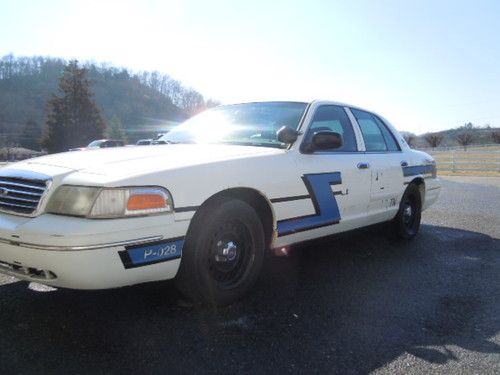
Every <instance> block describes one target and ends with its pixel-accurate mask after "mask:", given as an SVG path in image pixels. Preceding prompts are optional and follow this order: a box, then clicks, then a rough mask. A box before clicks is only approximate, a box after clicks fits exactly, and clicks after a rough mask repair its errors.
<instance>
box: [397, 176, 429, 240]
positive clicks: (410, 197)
mask: <svg viewBox="0 0 500 375" xmlns="http://www.w3.org/2000/svg"><path fill="white" fill-rule="evenodd" d="M421 216H422V197H421V195H420V189H419V188H418V186H417V185H415V184H410V185H408V187H407V188H406V190H405V192H404V194H403V198H401V203H400V205H399V211H398V213H397V214H396V217H395V218H394V219H393V221H392V225H393V228H394V232H395V234H396V235H397V236H398V237H399V238H401V239H404V240H410V239H412V238H413V237H415V236H416V235H417V233H418V230H419V229H420V219H421Z"/></svg>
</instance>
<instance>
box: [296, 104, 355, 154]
mask: <svg viewBox="0 0 500 375" xmlns="http://www.w3.org/2000/svg"><path fill="white" fill-rule="evenodd" d="M318 131H332V132H335V133H339V134H340V135H341V136H342V141H343V142H342V147H340V148H337V149H335V150H332V151H335V152H350V151H357V146H356V138H355V136H354V131H353V129H352V125H351V121H350V120H349V117H347V113H346V112H345V110H344V108H342V107H339V106H337V105H323V106H321V107H319V108H318V109H317V110H316V112H315V113H314V117H313V120H312V122H311V125H310V126H309V130H308V131H307V135H306V138H305V142H306V143H309V142H311V140H312V137H313V135H314V133H315V132H318ZM326 151H328V150H326Z"/></svg>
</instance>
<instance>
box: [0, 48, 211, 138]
mask: <svg viewBox="0 0 500 375" xmlns="http://www.w3.org/2000/svg"><path fill="white" fill-rule="evenodd" d="M66 64H67V61H65V60H63V59H59V58H50V57H14V56H12V55H7V56H4V57H2V58H1V59H0V147H1V146H4V145H14V144H19V145H23V144H29V143H30V141H32V140H30V139H29V138H33V137H34V136H33V133H37V131H35V132H33V127H35V128H38V132H40V133H41V130H42V128H43V126H44V123H45V121H46V119H47V102H48V100H49V99H50V98H51V95H52V94H57V93H58V91H57V90H58V84H59V78H60V77H61V75H62V73H63V70H64V67H65V66H66ZM83 66H84V67H85V68H86V69H87V71H88V74H87V78H88V79H89V81H90V84H91V90H92V91H93V93H94V97H93V99H94V100H95V102H96V103H97V105H98V106H99V107H100V108H101V110H102V115H103V118H104V120H105V121H106V122H109V120H110V119H112V118H113V119H114V121H116V119H117V118H118V119H119V120H120V121H121V123H122V124H123V126H124V128H125V132H126V135H127V137H128V138H129V140H130V141H135V140H136V139H138V138H141V137H151V136H153V135H154V134H156V133H157V132H160V131H162V130H164V129H166V128H168V126H169V124H171V122H178V121H180V120H182V119H185V118H186V117H188V116H189V115H191V114H192V113H193V112H196V111H198V110H199V109H201V108H203V107H207V106H211V105H213V104H214V102H213V101H211V100H205V99H204V98H203V96H202V95H201V94H200V93H198V92H196V91H195V90H193V89H190V88H185V87H183V86H182V84H181V83H180V82H179V81H176V80H174V79H172V78H171V77H169V76H168V75H162V74H160V73H158V72H139V73H135V72H130V71H128V70H127V69H124V68H116V67H113V66H109V65H106V64H96V63H84V64H83ZM27 124H28V126H27ZM34 124H35V125H34Z"/></svg>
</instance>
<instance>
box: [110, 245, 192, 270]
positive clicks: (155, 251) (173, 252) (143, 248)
mask: <svg viewBox="0 0 500 375" xmlns="http://www.w3.org/2000/svg"><path fill="white" fill-rule="evenodd" d="M183 246H184V238H183V237H180V238H173V239H170V240H167V241H161V242H155V243H149V244H144V245H135V246H130V247H126V250H124V251H120V252H119V255H120V258H121V259H122V262H123V265H124V267H125V268H127V269H128V268H135V267H141V266H147V265H150V264H155V263H161V262H166V261H168V260H172V259H177V258H180V257H181V255H182V247H183Z"/></svg>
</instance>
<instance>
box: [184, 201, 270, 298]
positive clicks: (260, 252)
mask: <svg viewBox="0 0 500 375" xmlns="http://www.w3.org/2000/svg"><path fill="white" fill-rule="evenodd" d="M264 248H265V241H264V229H263V227H262V223H261V221H260V219H259V216H258V215H257V213H256V212H255V210H254V209H253V208H252V207H251V206H249V205H248V204H246V203H245V202H243V201H240V200H236V199H218V200H217V201H215V202H212V203H211V204H208V205H207V206H205V207H203V208H202V211H201V212H199V213H198V214H197V216H196V217H195V218H194V219H193V223H192V227H191V228H190V230H189V233H188V236H187V238H186V243H185V247H184V249H183V255H182V260H181V265H180V268H179V272H178V275H177V277H176V283H177V286H178V288H179V290H180V291H181V292H182V293H183V294H184V295H186V296H187V297H188V298H190V299H192V300H194V301H196V302H203V303H208V304H213V305H225V304H229V303H231V302H234V301H235V300H237V299H238V298H240V297H241V296H243V295H244V294H246V293H247V292H248V290H249V289H250V288H251V287H252V286H253V285H254V283H255V281H256V280H257V278H258V276H259V273H260V270H261V267H262V263H263V259H264V252H265V250H264Z"/></svg>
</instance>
